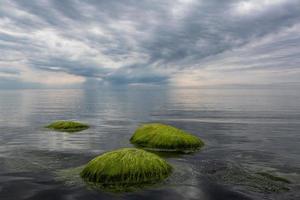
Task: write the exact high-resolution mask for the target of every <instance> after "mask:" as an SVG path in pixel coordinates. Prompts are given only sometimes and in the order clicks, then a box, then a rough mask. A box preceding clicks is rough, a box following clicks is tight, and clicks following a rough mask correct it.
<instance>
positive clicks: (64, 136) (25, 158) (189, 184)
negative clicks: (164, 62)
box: [0, 87, 300, 200]
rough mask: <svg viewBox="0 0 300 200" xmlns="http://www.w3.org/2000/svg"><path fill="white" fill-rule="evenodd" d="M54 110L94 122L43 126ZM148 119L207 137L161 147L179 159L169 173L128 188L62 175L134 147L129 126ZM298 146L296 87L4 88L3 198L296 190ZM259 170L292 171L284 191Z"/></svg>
mask: <svg viewBox="0 0 300 200" xmlns="http://www.w3.org/2000/svg"><path fill="white" fill-rule="evenodd" d="M54 120H78V121H82V122H86V123H89V124H90V125H91V128H90V129H88V130H85V131H82V132H80V133H75V134H68V133H61V132H54V131H50V130H47V129H45V128H43V126H44V125H46V124H48V123H50V122H52V121H54ZM144 122H162V123H166V124H170V125H174V126H176V127H179V128H182V129H184V130H186V131H188V132H191V133H193V134H196V135H199V136H200V137H201V138H202V139H203V140H204V141H205V142H206V146H205V147H204V148H203V149H202V150H201V151H200V152H196V153H193V154H186V155H181V154H163V155H162V156H163V157H165V158H166V159H167V160H168V161H169V162H170V163H172V164H173V165H174V166H175V172H174V173H173V175H172V176H171V177H170V178H169V179H168V180H166V181H164V182H163V183H160V184H157V185H154V186H151V187H147V188H144V189H141V190H138V191H135V192H131V193H130V192H129V193H123V194H122V193H121V194H113V193H109V192H106V191H101V190H95V189H91V188H89V187H87V186H86V185H85V184H84V183H83V182H81V179H80V178H78V177H75V176H76V175H75V176H74V177H73V176H71V178H70V177H63V176H60V174H61V172H62V170H65V169H69V168H75V167H79V166H82V165H83V164H85V163H86V162H87V161H89V160H90V159H91V158H93V157H94V156H96V155H98V154H100V153H102V152H105V151H108V150H112V149H116V148H120V147H131V146H132V145H131V144H130V143H129V138H130V136H131V134H132V133H133V131H134V130H135V128H136V127H137V126H138V125H139V124H141V123H144ZM299 153H300V92H299V90H296V89H285V90H280V89H174V88H173V89H172V88H150V87H147V88H143V87H135V88H99V89H94V90H83V89H76V90H71V89H68V90H2V91H0V199H1V200H2V199H3V200H9V199H11V200H16V199H18V200H19V199H26V200H27V199H28V200H29V199H43V200H46V199H51V200H52V199H55V200H60V199H64V200H67V199H68V200H69V199H85V200H88V199H97V200H98V199H172V200H176V199H180V200H181V199H203V200H206V199H207V200H215V199H222V200H226V199H230V200H234V199H262V198H264V199H299V198H300V192H299V191H300V183H299V180H300V155H299ZM260 171H267V172H270V173H272V174H275V175H280V176H282V177H285V178H288V179H289V180H290V181H291V182H292V183H291V184H285V185H284V187H288V188H289V191H280V192H272V191H270V190H269V189H268V188H266V187H261V186H262V185H264V186H265V185H266V184H271V186H274V187H277V185H278V184H279V183H275V182H272V181H269V180H261V179H259V181H260V182H259V183H257V182H255V183H254V182H251V181H253V180H257V178H258V177H257V176H256V175H253V176H252V174H255V172H260ZM240 177H246V179H247V177H250V178H248V179H247V180H246V179H245V178H240ZM249 181H250V182H249ZM280 186H281V185H280V184H279V186H278V187H280Z"/></svg>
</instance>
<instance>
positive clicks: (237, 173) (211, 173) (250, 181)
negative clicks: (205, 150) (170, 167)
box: [196, 160, 289, 193]
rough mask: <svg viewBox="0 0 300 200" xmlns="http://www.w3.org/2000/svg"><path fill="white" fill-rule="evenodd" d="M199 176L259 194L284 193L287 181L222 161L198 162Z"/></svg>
mask: <svg viewBox="0 0 300 200" xmlns="http://www.w3.org/2000/svg"><path fill="white" fill-rule="evenodd" d="M196 166H197V168H199V169H200V172H201V174H202V175H201V176H206V177H209V179H211V180H213V181H216V182H218V183H220V184H224V185H229V186H232V187H234V188H235V189H237V190H240V191H248V192H249V191H252V192H259V193H280V192H286V191H288V190H289V188H288V180H287V179H284V178H281V177H276V176H273V175H271V174H269V175H268V176H267V175H266V174H267V173H265V172H264V173H260V172H255V171H251V170H248V169H245V168H243V167H242V166H240V165H237V164H234V163H230V162H222V161H215V160H213V161H202V162H201V161H200V162H199V163H197V165H196Z"/></svg>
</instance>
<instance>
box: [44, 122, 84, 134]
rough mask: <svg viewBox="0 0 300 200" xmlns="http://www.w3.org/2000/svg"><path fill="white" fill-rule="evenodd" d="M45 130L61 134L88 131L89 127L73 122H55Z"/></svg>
mask: <svg viewBox="0 0 300 200" xmlns="http://www.w3.org/2000/svg"><path fill="white" fill-rule="evenodd" d="M46 128H49V129H53V130H55V131H62V132H78V131H83V130H85V129H88V128H89V125H87V124H83V123H79V122H74V121H56V122H53V123H51V124H49V125H48V126H46Z"/></svg>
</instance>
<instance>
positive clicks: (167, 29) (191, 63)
mask: <svg viewBox="0 0 300 200" xmlns="http://www.w3.org/2000/svg"><path fill="white" fill-rule="evenodd" d="M83 83H93V84H100V85H101V84H117V85H120V84H121V85H127V84H154V85H161V84H163V85H166V84H167V85H174V86H196V87H197V86H211V85H234V84H236V85H243V84H246V85H251V84H274V85H276V84H300V0H240V1H239V0H232V1H231V0H226V1H225V0H151V1H150V0H149V1H147V0H30V1H27V0H26V1H25V0H18V1H17V0H0V88H18V87H36V86H47V87H72V86H74V85H80V84H83Z"/></svg>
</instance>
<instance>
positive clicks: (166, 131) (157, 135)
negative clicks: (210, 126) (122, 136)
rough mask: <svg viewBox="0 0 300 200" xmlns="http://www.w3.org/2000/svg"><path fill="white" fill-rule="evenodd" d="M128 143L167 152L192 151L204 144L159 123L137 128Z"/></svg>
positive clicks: (189, 135)
mask: <svg viewBox="0 0 300 200" xmlns="http://www.w3.org/2000/svg"><path fill="white" fill-rule="evenodd" d="M130 142H131V143H132V144H135V145H137V146H140V147H146V148H154V149H158V150H168V151H194V150H197V149H199V148H201V147H202V146H204V142H203V141H202V140H201V139H200V138H198V137H197V136H194V135H192V134H190V133H187V132H185V131H183V130H180V129H178V128H175V127H173V126H169V125H165V124H159V123H152V124H144V125H142V126H140V127H138V129H137V130H136V131H135V133H134V134H133V136H132V137H131V139H130Z"/></svg>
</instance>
